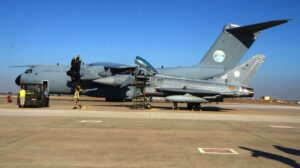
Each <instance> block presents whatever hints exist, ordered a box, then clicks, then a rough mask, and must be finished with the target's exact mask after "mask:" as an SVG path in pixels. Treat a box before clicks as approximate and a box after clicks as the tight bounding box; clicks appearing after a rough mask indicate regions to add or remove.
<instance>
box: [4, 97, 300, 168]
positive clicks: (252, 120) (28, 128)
mask: <svg viewBox="0 0 300 168" xmlns="http://www.w3.org/2000/svg"><path fill="white" fill-rule="evenodd" d="M81 104H82V105H84V106H86V109H82V110H72V109H71V107H72V101H71V100H63V101H62V100H59V101H58V100H54V101H51V107H49V108H41V109H36V108H25V109H19V108H18V107H17V106H16V105H15V104H11V105H8V104H1V105H0V135H1V136H0V156H1V157H0V167H5V168H7V167H13V168H19V167H20V168H21V167H22V168H24V167H30V168H37V167H62V168H71V167H72V168H73V167H78V168H81V167H88V168H89V167H90V168H94V167H107V168H116V167H117V168H122V167H149V168H150V167H151V168H153V167H178V168H179V167H180V168H182V167H210V168H214V167H228V168H235V167H237V168H239V167H245V168H247V167H259V168H260V167H261V168H264V167H276V168H281V167H282V168H285V167H300V106H291V105H288V106H287V105H264V104H233V103H221V104H208V105H204V107H203V111H201V112H192V111H187V110H186V108H185V107H184V105H183V104H180V107H181V109H182V110H175V111H173V110H171V108H170V107H171V104H170V103H162V102H155V103H153V106H154V109H152V110H132V109H130V108H129V106H130V104H131V103H130V102H122V103H120V102H109V103H108V102H104V101H103V100H102V99H100V100H98V99H97V100H86V101H81ZM198 148H230V149H232V150H234V151H235V152H237V153H238V154H204V153H201V152H200V151H199V150H198Z"/></svg>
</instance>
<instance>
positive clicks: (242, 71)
mask: <svg viewBox="0 0 300 168" xmlns="http://www.w3.org/2000/svg"><path fill="white" fill-rule="evenodd" d="M265 58H266V56H265V55H256V56H254V57H252V58H251V59H250V60H248V61H246V62H245V63H243V64H241V65H240V66H238V67H236V68H234V69H232V70H231V71H229V72H227V73H226V74H224V75H223V76H222V77H221V79H225V81H226V83H229V84H237V85H242V86H245V87H249V85H250V83H251V81H252V80H253V78H254V76H255V75H256V72H257V71H258V69H259V67H260V66H261V64H262V63H263V62H264V60H265Z"/></svg>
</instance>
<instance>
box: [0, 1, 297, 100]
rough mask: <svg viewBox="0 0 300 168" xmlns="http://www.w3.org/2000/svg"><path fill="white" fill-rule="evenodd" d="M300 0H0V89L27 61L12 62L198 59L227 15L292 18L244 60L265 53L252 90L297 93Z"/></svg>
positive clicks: (9, 86)
mask: <svg viewBox="0 0 300 168" xmlns="http://www.w3.org/2000/svg"><path fill="white" fill-rule="evenodd" d="M299 7H300V1H298V0H289V1H287V0H277V1H274V0H266V1H259V0H257V1H240V0H236V1H229V0H227V1H204V2H203V1H198V0H196V1H189V0H148V1H146V0H136V1H132V0H105V1H104V0H103V1H102V0H95V1H91V0H85V1H83V0H82V1H75V0H70V1H66V0H59V1H54V0H51V1H44V0H43V1H41V0H36V1H32V0H20V1H14V0H6V1H5V0H1V1H0V23H1V26H0V58H1V61H0V77H1V83H0V92H7V91H17V89H18V88H17V86H16V85H15V83H14V79H15V78H16V76H17V75H18V74H20V73H22V72H24V70H25V69H24V68H8V66H11V65H29V64H56V63H57V62H59V63H60V64H66V65H69V64H70V60H71V58H72V57H74V56H76V55H77V54H81V56H82V58H83V59H84V62H85V63H91V62H96V61H108V62H117V63H124V64H129V65H134V63H133V61H134V58H135V56H137V55H139V56H142V57H144V58H145V59H147V60H148V61H149V62H151V63H152V64H153V65H154V66H155V67H160V66H161V65H164V67H174V66H190V65H195V64H197V63H198V62H199V61H200V60H201V58H202V57H203V56H204V54H205V53H206V52H207V50H208V49H209V48H210V46H211V45H212V44H213V42H214V41H215V40H216V38H217V37H218V36H219V34H220V33H221V30H222V28H223V26H224V24H226V23H234V24H239V25H248V24H253V23H258V22H264V21H270V20H276V19H293V20H292V21H290V22H289V23H287V24H284V25H280V26H278V27H275V28H272V29H268V30H265V31H263V32H262V33H261V35H260V37H259V39H258V40H257V41H256V42H255V43H254V44H253V45H252V47H251V48H250V50H249V51H248V52H247V53H246V55H245V57H244V58H243V60H242V61H241V62H244V61H246V60H247V59H249V58H251V57H252V56H254V55H256V54H265V55H267V58H266V60H265V62H264V63H263V65H262V67H261V69H260V70H259V71H258V74H257V76H256V78H255V79H254V81H253V83H252V86H253V88H254V89H255V90H256V96H261V95H271V96H273V97H274V98H283V99H300V89H299V88H300V87H299V83H300V75H299V73H300V66H299V64H300V54H299V52H300V51H299V50H300V42H299V39H300V34H299V31H300V12H299Z"/></svg>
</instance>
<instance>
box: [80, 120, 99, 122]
mask: <svg viewBox="0 0 300 168" xmlns="http://www.w3.org/2000/svg"><path fill="white" fill-rule="evenodd" d="M80 122H81V123H101V120H81V121H80Z"/></svg>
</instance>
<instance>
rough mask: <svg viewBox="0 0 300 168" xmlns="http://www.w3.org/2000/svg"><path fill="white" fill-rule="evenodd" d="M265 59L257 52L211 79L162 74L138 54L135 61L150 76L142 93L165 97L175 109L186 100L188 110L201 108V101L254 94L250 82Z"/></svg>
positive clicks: (206, 101)
mask: <svg viewBox="0 0 300 168" xmlns="http://www.w3.org/2000/svg"><path fill="white" fill-rule="evenodd" d="M264 59H265V56H264V55H256V56H254V57H252V58H251V59H250V60H248V61H246V62H245V63H243V64H241V65H240V66H238V67H236V68H234V69H232V70H230V71H228V72H227V73H225V74H224V75H222V76H221V77H219V78H213V79H211V80H195V79H185V78H178V77H172V76H166V75H161V74H159V73H157V71H156V70H155V69H153V67H152V66H151V64H150V63H149V62H147V61H146V60H144V59H143V58H141V57H136V60H135V63H136V64H137V65H139V66H140V67H141V68H144V69H145V70H146V71H147V72H148V73H145V74H144V76H145V77H148V84H147V86H146V88H145V89H144V93H141V94H144V95H145V96H157V97H164V98H165V100H166V101H170V102H173V103H174V108H177V103H187V108H188V109H192V110H200V109H201V105H200V104H201V103H208V102H222V101H223V99H224V98H236V97H253V95H254V90H253V89H252V88H250V83H251V81H252V79H253V78H254V76H255V74H256V72H257V70H258V69H259V67H260V65H261V63H262V62H263V61H264ZM149 74H150V75H149ZM139 78H141V77H138V78H137V77H136V78H135V79H139ZM136 82H137V81H136ZM136 82H135V83H136Z"/></svg>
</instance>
